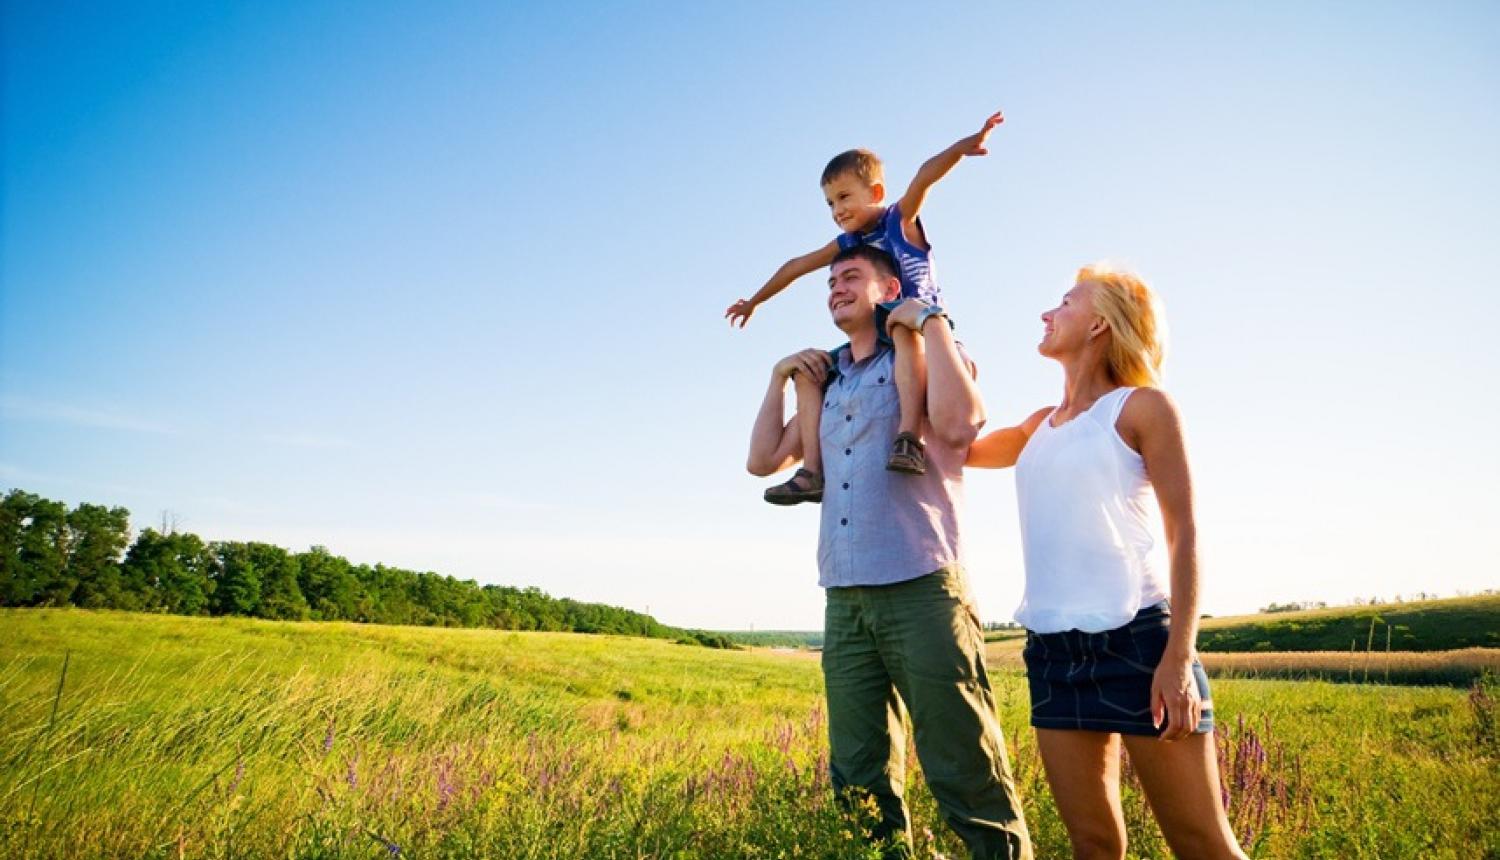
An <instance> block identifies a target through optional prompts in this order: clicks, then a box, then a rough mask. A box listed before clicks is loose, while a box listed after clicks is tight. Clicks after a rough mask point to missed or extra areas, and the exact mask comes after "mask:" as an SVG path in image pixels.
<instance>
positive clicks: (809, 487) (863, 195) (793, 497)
mask: <svg viewBox="0 0 1500 860" xmlns="http://www.w3.org/2000/svg"><path fill="white" fill-rule="evenodd" d="M1003 121H1004V117H1002V116H1001V115H1000V113H998V112H996V113H995V114H993V115H991V116H990V117H989V118H988V119H986V120H985V121H984V125H983V126H982V127H981V128H980V129H979V131H978V132H976V133H974V134H971V135H969V136H968V137H965V138H963V139H961V140H959V141H958V142H957V143H955V144H953V145H952V146H950V147H948V148H947V149H945V150H943V151H942V152H940V153H938V154H937V155H935V156H933V157H932V158H929V159H928V160H927V162H926V163H925V164H923V165H922V169H921V170H918V171H917V175H916V176H915V177H913V178H912V181H911V185H910V186H908V187H907V189H906V193H905V194H904V195H902V197H901V199H900V200H899V201H897V202H896V203H895V204H894V205H891V206H887V205H885V171H884V168H883V167H882V165H881V163H880V159H879V158H877V157H876V156H875V153H873V152H870V151H869V150H867V149H851V150H849V151H848V152H845V153H841V154H840V155H838V156H835V157H834V159H833V160H832V161H830V162H828V166H827V167H825V168H823V177H822V182H821V184H822V186H823V197H824V199H825V200H827V202H828V208H829V209H830V210H831V211H832V214H833V220H834V223H836V224H838V225H839V228H840V229H842V230H843V231H844V232H843V233H842V234H841V235H839V236H838V237H837V238H835V239H834V240H833V241H832V242H829V243H828V244H827V245H824V246H823V247H821V248H819V249H818V250H816V251H813V252H811V253H807V254H803V255H802V256H800V257H793V258H792V259H790V260H787V261H786V262H785V263H783V264H782V265H781V268H779V269H777V270H776V274H774V275H772V276H771V279H770V280H769V281H766V284H765V286H763V287H761V288H760V289H759V290H757V291H756V293H755V295H753V296H751V297H750V298H748V299H740V300H739V301H737V302H735V303H734V304H732V305H730V306H729V309H728V310H727V311H725V312H724V316H726V317H728V318H729V324H730V325H731V326H732V325H734V324H735V323H739V326H740V328H744V327H745V324H746V323H748V322H749V321H750V316H751V315H752V314H754V313H755V309H756V308H757V307H759V306H760V305H761V304H763V303H764V302H766V301H767V300H768V299H770V298H771V297H772V296H774V295H776V294H777V293H779V292H781V291H782V290H784V289H786V288H787V287H788V286H790V285H791V283H792V282H793V281H795V280H797V279H798V278H800V277H802V276H803V275H806V274H808V273H810V272H814V271H817V270H818V269H822V268H825V267H827V266H829V265H831V264H832V263H833V258H834V257H835V256H836V255H837V254H838V252H839V250H840V249H841V248H847V247H853V246H855V245H860V244H865V245H873V246H875V247H877V248H879V249H881V250H882V251H885V252H887V253H889V254H890V255H891V256H892V257H894V258H895V259H896V263H897V265H898V267H899V269H900V273H899V274H900V279H901V298H902V299H908V298H918V299H921V300H923V301H925V302H927V303H928V304H930V305H933V306H939V305H940V302H939V299H940V298H941V295H940V294H939V292H938V287H937V283H936V282H935V281H934V280H933V276H932V260H931V257H930V251H931V250H932V246H931V244H930V243H929V242H928V241H927V234H926V233H925V232H924V231H923V229H922V222H921V220H920V219H919V218H918V217H917V215H918V213H919V212H920V211H921V209H922V203H923V202H924V201H925V200H926V199H927V192H928V190H929V189H931V188H932V186H933V185H934V184H935V183H936V182H937V181H938V180H939V179H942V178H943V177H944V176H947V175H948V171H950V170H952V169H953V168H954V166H955V165H957V164H958V162H959V160H960V159H962V158H963V157H964V156H966V155H987V154H988V153H989V150H987V149H985V142H986V141H987V140H988V139H989V136H990V132H992V131H994V130H995V126H997V125H999V124H1000V123H1001V122H1003ZM892 307H894V304H893V305H892ZM890 309H891V308H884V309H883V310H886V311H888V310H890ZM879 321H880V323H881V326H880V328H881V331H882V333H884V329H885V326H884V314H883V313H882V314H881V315H880V317H879ZM890 334H891V338H892V341H893V346H894V348H895V350H896V379H895V382H896V393H897V396H898V398H899V400H900V401H901V425H900V432H899V433H897V434H896V440H895V442H894V443H893V444H892V447H891V456H890V459H889V461H888V462H887V463H886V468H887V469H890V470H892V471H895V472H905V473H907V474H912V475H920V474H923V473H924V472H926V471H927V462H926V458H925V452H924V450H923V447H922V440H921V431H922V416H923V414H924V413H925V412H926V410H927V403H926V396H925V392H926V387H927V386H926V383H927V372H926V371H927V368H926V361H925V356H924V355H923V353H922V345H921V343H920V341H918V339H917V337H916V335H915V333H913V332H912V331H910V330H909V329H906V328H902V327H896V329H895V330H893V331H892V332H891V333H890ZM795 384H796V388H797V416H798V418H797V420H798V431H799V433H800V434H801V436H802V468H801V469H798V470H797V473H796V474H795V475H793V476H792V478H791V480H789V481H787V482H786V483H784V484H780V485H777V486H775V487H771V488H770V489H768V490H766V493H765V498H766V501H768V502H770V503H771V504H774V505H795V504H797V503H799V502H821V501H822V500H823V457H822V452H821V451H820V450H819V447H820V446H819V443H818V423H819V418H820V416H821V413H822V411H823V410H822V400H823V395H822V392H821V391H819V390H818V389H817V388H816V387H815V386H813V385H811V384H810V383H806V384H805V383H804V381H803V379H802V376H800V375H799V376H797V377H795Z"/></svg>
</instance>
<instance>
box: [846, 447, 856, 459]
mask: <svg viewBox="0 0 1500 860" xmlns="http://www.w3.org/2000/svg"><path fill="white" fill-rule="evenodd" d="M853 453H854V449H853V448H845V449H844V456H845V457H847V456H849V455H850V454H853Z"/></svg>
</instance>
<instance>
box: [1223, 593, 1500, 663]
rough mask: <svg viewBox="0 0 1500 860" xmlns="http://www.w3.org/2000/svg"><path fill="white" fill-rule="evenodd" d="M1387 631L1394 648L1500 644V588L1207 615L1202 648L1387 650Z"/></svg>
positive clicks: (1246, 649)
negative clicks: (1406, 600) (1411, 598)
mask: <svg viewBox="0 0 1500 860" xmlns="http://www.w3.org/2000/svg"><path fill="white" fill-rule="evenodd" d="M1372 622H1373V630H1372ZM1387 637H1389V644H1390V650H1392V651H1449V650H1452V649H1455V648H1476V647H1479V648H1496V647H1500V594H1485V595H1480V596H1478V597H1453V598H1445V599H1442V600H1421V601H1412V602H1410V603H1380V604H1374V605H1369V606H1338V607H1333V608H1330V609H1312V610H1304V611H1301V612H1272V613H1261V614H1257V615H1241V616H1236V617H1232V618H1206V619H1204V621H1203V625H1202V628H1201V630H1200V632H1199V634H1198V648H1199V650H1201V651H1225V652H1228V651H1348V650H1350V647H1351V646H1352V647H1353V649H1354V650H1356V651H1364V650H1365V649H1366V647H1367V646H1368V647H1369V649H1370V650H1374V651H1384V650H1386V644H1387Z"/></svg>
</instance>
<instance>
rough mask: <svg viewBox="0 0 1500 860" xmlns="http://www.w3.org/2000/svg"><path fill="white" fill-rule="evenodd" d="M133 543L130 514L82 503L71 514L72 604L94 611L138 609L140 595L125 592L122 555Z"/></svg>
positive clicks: (70, 568)
mask: <svg viewBox="0 0 1500 860" xmlns="http://www.w3.org/2000/svg"><path fill="white" fill-rule="evenodd" d="M129 543H130V511H127V510H125V509H124V508H119V507H116V508H106V507H104V506H103V505H90V504H86V503H85V504H81V505H79V506H78V507H76V508H74V509H73V510H72V512H70V513H69V514H68V560H67V571H68V578H69V579H71V580H72V581H73V582H74V583H76V585H75V586H74V590H73V595H72V602H73V603H75V604H77V605H78V606H85V607H89V608H94V609H139V608H140V595H133V594H129V593H127V592H126V591H125V589H124V587H123V583H122V580H121V576H120V556H121V554H122V553H124V552H125V547H126V546H127V545H128V544H129Z"/></svg>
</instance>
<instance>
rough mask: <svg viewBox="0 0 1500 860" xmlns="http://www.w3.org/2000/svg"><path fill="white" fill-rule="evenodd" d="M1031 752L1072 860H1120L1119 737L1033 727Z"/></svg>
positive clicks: (1122, 823)
mask: <svg viewBox="0 0 1500 860" xmlns="http://www.w3.org/2000/svg"><path fill="white" fill-rule="evenodd" d="M1036 742H1037V748H1038V749H1039V750H1041V753H1042V767H1043V768H1045V770H1046V772H1047V784H1048V785H1049V786H1051V788H1052V797H1053V799H1054V800H1056V801H1057V812H1058V814H1059V815H1061V816H1062V821H1063V826H1064V827H1066V828H1067V829H1068V840H1069V841H1070V842H1072V843H1073V856H1074V857H1075V858H1078V860H1123V858H1124V857H1125V814H1124V812H1122V811H1121V809H1120V736H1119V735H1114V734H1107V733H1105V732H1085V731H1074V730H1072V729H1037V730H1036Z"/></svg>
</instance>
